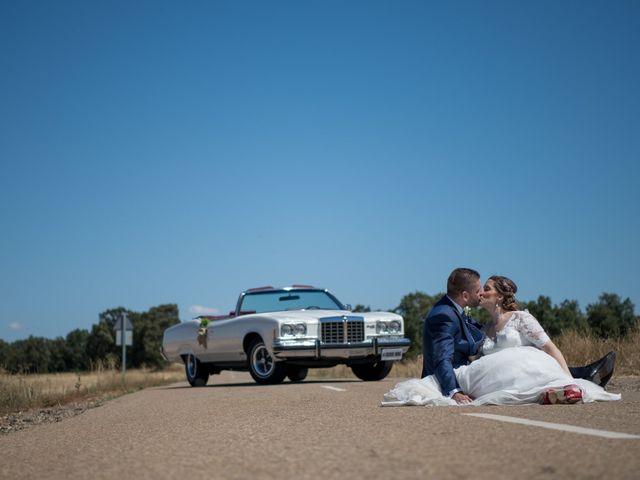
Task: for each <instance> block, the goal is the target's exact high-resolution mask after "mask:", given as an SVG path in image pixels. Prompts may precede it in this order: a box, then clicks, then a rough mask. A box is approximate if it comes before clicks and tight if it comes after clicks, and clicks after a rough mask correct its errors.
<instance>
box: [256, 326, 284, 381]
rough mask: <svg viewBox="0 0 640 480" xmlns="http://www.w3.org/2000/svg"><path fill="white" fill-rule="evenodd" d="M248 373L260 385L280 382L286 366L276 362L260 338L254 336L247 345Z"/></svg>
mask: <svg viewBox="0 0 640 480" xmlns="http://www.w3.org/2000/svg"><path fill="white" fill-rule="evenodd" d="M249 373H251V376H252V377H253V379H254V380H255V381H256V383H259V384H261V385H273V384H274V383H282V381H283V380H284V377H286V375H287V370H286V366H285V365H284V364H283V363H282V362H276V361H275V360H274V359H273V357H272V356H271V354H270V353H269V350H267V347H266V345H265V344H264V342H263V341H262V339H261V338H256V339H255V340H254V341H253V342H252V343H251V345H250V346H249Z"/></svg>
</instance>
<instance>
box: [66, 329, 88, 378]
mask: <svg viewBox="0 0 640 480" xmlns="http://www.w3.org/2000/svg"><path fill="white" fill-rule="evenodd" d="M88 339H89V331H88V330H81V329H76V330H72V331H71V332H69V333H68V334H67V337H66V347H67V348H66V358H65V363H66V365H67V369H68V370H76V371H82V370H88V369H89V368H90V367H91V364H90V363H91V362H90V361H89V357H88V355H87V341H88Z"/></svg>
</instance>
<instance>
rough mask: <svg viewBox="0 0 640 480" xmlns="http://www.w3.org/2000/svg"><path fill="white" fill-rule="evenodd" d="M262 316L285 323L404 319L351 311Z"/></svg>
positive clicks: (286, 312) (387, 314)
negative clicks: (321, 320) (357, 318)
mask: <svg viewBox="0 0 640 480" xmlns="http://www.w3.org/2000/svg"><path fill="white" fill-rule="evenodd" d="M260 316H263V317H270V318H274V319H277V320H280V321H283V322H301V321H306V322H317V321H319V320H320V319H322V318H327V317H344V316H346V317H360V318H363V319H365V320H386V321H390V320H401V319H402V317H401V316H400V315H397V314H395V313H391V312H350V311H349V310H290V311H285V312H270V313H262V314H260Z"/></svg>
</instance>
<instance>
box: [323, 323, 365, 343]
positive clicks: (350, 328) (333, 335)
mask: <svg viewBox="0 0 640 480" xmlns="http://www.w3.org/2000/svg"><path fill="white" fill-rule="evenodd" d="M320 341H321V342H322V343H358V342H363V341H364V319H363V318H362V317H346V316H345V317H331V318H324V319H321V320H320Z"/></svg>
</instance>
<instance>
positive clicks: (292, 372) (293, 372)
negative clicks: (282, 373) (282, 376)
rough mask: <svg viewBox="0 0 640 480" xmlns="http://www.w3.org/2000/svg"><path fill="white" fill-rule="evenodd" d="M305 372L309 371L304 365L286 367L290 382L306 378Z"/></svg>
mask: <svg viewBox="0 0 640 480" xmlns="http://www.w3.org/2000/svg"><path fill="white" fill-rule="evenodd" d="M307 373H309V369H308V368H305V367H295V366H293V365H290V366H288V367H287V377H289V380H291V381H292V382H301V381H302V380H304V379H305V378H307Z"/></svg>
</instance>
